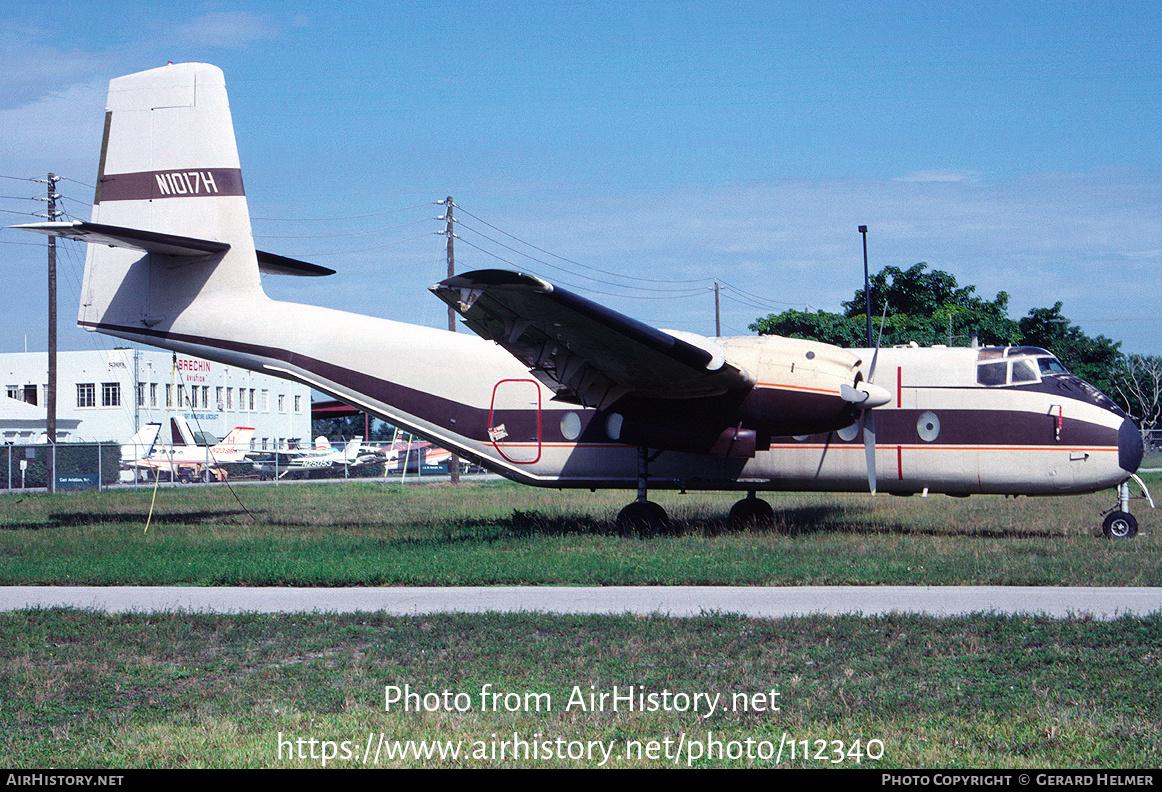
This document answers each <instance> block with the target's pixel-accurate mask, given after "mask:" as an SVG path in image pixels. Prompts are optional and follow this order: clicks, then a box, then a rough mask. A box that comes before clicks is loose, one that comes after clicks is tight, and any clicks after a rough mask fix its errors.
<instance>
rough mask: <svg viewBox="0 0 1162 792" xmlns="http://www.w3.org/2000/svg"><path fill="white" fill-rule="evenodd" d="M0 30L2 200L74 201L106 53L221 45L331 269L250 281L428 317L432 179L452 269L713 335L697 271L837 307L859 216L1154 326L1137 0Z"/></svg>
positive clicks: (85, 22) (261, 193) (10, 282)
mask: <svg viewBox="0 0 1162 792" xmlns="http://www.w3.org/2000/svg"><path fill="white" fill-rule="evenodd" d="M994 6H995V8H994ZM5 28H6V33H5V37H4V39H3V40H2V41H0V129H3V130H4V141H5V145H4V146H3V147H0V176H2V177H3V178H0V194H2V195H3V196H4V198H3V200H0V210H2V211H3V214H4V219H5V225H8V224H13V223H19V222H27V221H29V218H27V217H26V216H21V215H22V213H27V212H35V211H42V210H43V205H40V206H38V205H36V203H35V202H33V201H30V200H28V199H29V198H30V197H31V196H33V195H41V194H43V190H44V187H43V185H39V184H35V183H32V182H28V181H24V179H27V178H35V177H38V176H43V174H44V173H46V172H48V171H50V170H51V171H54V172H56V173H58V174H60V175H62V176H64V177H66V179H67V180H66V181H63V182H62V183H61V185H60V187H59V188H58V191H59V192H61V193H62V194H64V195H65V196H66V200H65V201H64V208H65V209H66V210H67V211H68V212H69V213H70V215H72V216H74V217H76V218H80V219H88V216H89V206H88V202H89V201H91V200H92V188H91V185H92V183H93V181H94V179H95V175H96V170H97V155H98V152H99V146H100V135H101V123H102V120H103V111H104V102H105V92H106V89H107V85H108V80H109V79H110V78H111V77H115V76H118V75H121V74H126V73H129V72H133V71H138V70H141V69H147V68H152V67H155V66H160V65H163V64H164V63H166V62H167V61H174V62H180V61H190V60H196V61H205V62H209V63H214V64H216V65H218V66H220V67H221V68H222V69H223V70H224V71H225V74H226V80H227V89H228V91H229V93H230V99H231V106H232V109H233V115H234V121H235V127H236V131H237V134H238V143H239V150H240V154H241V158H242V167H243V172H244V175H245V183H246V190H247V196H248V200H249V203H250V210H251V213H252V215H253V216H254V217H255V220H254V227H255V232H256V235H257V236H258V237H259V239H258V244H259V247H261V248H263V249H266V250H270V251H272V252H277V253H283V254H285V255H290V256H296V257H300V258H305V259H307V260H310V261H315V262H317V263H320V264H324V265H326V266H329V267H332V268H334V269H337V270H338V271H339V274H338V275H336V276H333V277H331V278H326V279H315V280H311V281H309V282H306V283H304V279H285V278H284V279H276V278H268V279H267V280H266V281H265V282H266V285H267V289H268V291H269V292H270V293H271V294H272V296H276V297H279V298H282V299H291V300H296V301H301V302H307V303H316V304H322V305H328V306H331V307H338V308H346V309H348V310H352V311H356V312H358V313H365V314H371V315H376V316H385V317H388V318H393V319H401V320H404V321H412V322H417V323H421V324H428V325H433V326H443V325H444V324H445V323H446V312H445V310H444V306H443V303H440V302H439V301H438V300H436V299H435V298H434V297H433V296H431V295H430V294H428V292H427V290H426V289H427V287H428V286H429V285H430V284H432V283H434V282H435V281H437V280H439V279H440V278H442V277H443V276H444V272H445V268H446V265H445V261H444V256H445V240H444V239H443V238H442V237H441V236H439V235H437V234H436V233H435V232H437V231H442V230H443V222H442V221H440V220H437V219H435V218H437V216H439V215H441V214H442V213H443V207H441V206H438V205H436V204H435V203H434V202H435V201H436V200H438V199H440V198H443V197H444V196H447V195H451V196H453V198H454V199H455V202H456V204H457V206H458V207H459V208H458V209H457V211H456V216H457V218H458V219H460V220H462V224H461V225H459V226H458V227H457V234H458V235H459V237H460V238H459V239H458V240H457V242H456V246H457V247H456V250H457V263H458V269H460V270H466V269H476V268H484V267H506V268H516V269H521V270H524V271H527V272H533V273H535V274H538V275H542V276H544V277H547V278H549V279H550V280H554V281H556V282H558V283H561V284H562V285H565V286H567V287H572V288H573V289H574V290H576V291H579V292H581V293H582V294H585V295H586V296H589V297H591V298H592V299H595V300H598V301H600V302H603V303H606V304H608V305H611V306H613V307H614V308H616V309H618V310H620V311H623V312H625V313H627V314H629V315H631V316H634V317H636V318H639V319H641V320H643V321H646V322H648V323H650V324H653V325H655V326H659V327H669V328H676V329H681V330H688V331H692V332H699V333H704V334H713V332H714V320H713V294H712V291H711V287H712V285H713V282H714V279H716V278H717V279H719V281H721V282H722V283H723V284H724V286H723V292H722V296H723V300H722V311H723V316H722V321H723V332H724V334H744V333H747V332H748V331H747V329H746V328H747V325H748V324H750V323H751V322H753V321H754V320H755V319H756V318H757V317H759V316H765V315H766V314H768V313H772V312H778V311H781V310H784V309H786V308H788V307H798V308H803V307H808V306H809V307H811V308H822V309H825V310H838V308H839V303H840V301H841V300H846V299H850V298H851V296H852V294H853V292H854V291H855V290H856V289H857V288H859V287H860V286H861V285H862V249H861V245H860V236H859V233H858V231H857V228H858V226H859V225H861V224H866V225H867V226H868V227H869V234H868V247H869V256H870V259H871V266H872V268H873V271H874V270H878V269H879V268H881V267H883V266H887V265H895V266H899V267H904V268H906V267H908V266H911V265H912V264H914V263H916V262H920V261H923V262H927V263H928V264H929V265H930V266H931V267H933V268H937V269H942V270H946V271H948V272H951V273H953V274H954V275H955V276H956V278H957V279H958V281H959V282H960V283H961V284H962V285H966V284H972V285H976V286H977V290H978V293H980V294H982V295H984V296H985V297H988V298H991V297H993V296H994V295H995V294H996V293H997V292H999V291H1001V290H1004V291H1007V292H1008V293H1009V294H1010V295H1011V302H1010V305H1011V311H1010V315H1011V316H1012V317H1013V318H1019V317H1020V316H1023V315H1024V314H1025V313H1026V312H1027V311H1028V310H1029V309H1030V308H1033V307H1042V306H1050V305H1052V304H1053V303H1054V302H1056V301H1058V300H1060V301H1062V302H1063V303H1064V312H1065V314H1066V316H1068V317H1070V319H1071V320H1072V321H1074V322H1075V323H1077V324H1080V325H1081V326H1082V327H1083V329H1085V331H1086V332H1088V333H1090V334H1092V335H1096V334H1099V333H1101V334H1105V335H1107V336H1109V337H1111V338H1113V339H1116V340H1121V341H1122V342H1123V349H1124V350H1125V351H1128V352H1146V353H1152V354H1159V353H1162V301H1160V300H1159V294H1160V289H1159V287H1160V286H1162V135H1159V134H1158V120H1159V118H1162V55H1160V51H1159V46H1158V42H1159V41H1162V6H1159V5H1158V4H1157V3H1154V2H1124V3H1123V2H1104V3H1092V2H1085V3H1070V2H1044V3H1041V2H1030V3H1021V2H1016V3H1004V4H1000V3H998V4H989V3H979V2H977V3H959V2H952V3H939V2H896V3H880V4H875V5H874V7H873V4H869V3H854V2H852V3H847V2H815V3H810V4H808V3H779V2H770V1H769V0H768V1H767V2H761V3H749V2H732V3H729V4H727V3H710V2H680V1H678V0H675V1H672V2H666V3H655V2H622V3H617V4H612V3H600V2H592V3H579V2H538V3H527V2H523V3H515V2H514V3H501V2H460V3H434V2H432V3H427V2H398V3H385V2H377V3H358V2H348V3H343V4H336V3H316V2H308V3H274V2H261V1H258V2H247V3H245V4H234V3H226V2H196V0H195V1H193V2H183V3H166V2H152V3H121V4H118V3H106V2H102V3H99V4H98V3H96V2H93V3H81V2H71V3H70V2H58V3H55V4H53V5H52V6H51V7H45V8H32V7H30V6H26V7H23V8H18V9H8V10H7V11H6V12H5ZM30 236H31V235H22V234H19V233H17V232H13V231H3V232H0V283H3V284H4V285H5V287H6V293H7V294H9V295H10V299H9V301H8V303H9V304H8V311H7V312H6V315H5V319H4V321H3V323H2V325H0V351H21V350H22V349H24V348H25V343H26V342H25V339H26V338H27V345H28V349H29V350H41V349H43V348H44V338H45V329H44V319H43V316H44V304H45V286H44V280H45V279H44V246H43V243H42V242H41V240H40V239H39V238H35V237H32V238H26V237H30ZM526 243H527V244H526ZM530 245H531V246H530ZM62 247H63V248H65V249H64V250H62V254H61V270H62V277H61V287H60V288H61V295H60V305H61V309H60V312H61V334H60V340H61V346H62V348H65V349H89V348H94V347H98V348H105V347H109V346H112V345H113V342H112V340H111V339H106V338H98V339H94V338H93V337H92V336H90V335H89V334H87V333H83V332H81V331H78V330H76V329H75V328H74V327H73V326H72V321H73V317H74V316H75V306H76V301H77V297H78V293H79V282H80V274H81V269H82V264H83V258H84V252H83V248H82V247H81V246H78V245H75V244H73V243H68V244H66V245H63V246H62Z"/></svg>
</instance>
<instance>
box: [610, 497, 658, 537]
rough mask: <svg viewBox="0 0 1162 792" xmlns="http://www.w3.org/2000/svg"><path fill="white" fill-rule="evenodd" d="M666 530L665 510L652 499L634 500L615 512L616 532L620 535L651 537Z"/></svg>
mask: <svg viewBox="0 0 1162 792" xmlns="http://www.w3.org/2000/svg"><path fill="white" fill-rule="evenodd" d="M668 530H670V518H669V517H668V516H666V510H665V509H663V508H662V507H661V506H659V505H658V504H656V503H654V502H653V501H634V502H633V503H631V504H629V505H628V506H626V507H625V508H624V509H622V510H621V511H620V512H618V513H617V532H618V533H619V534H621V535H622V536H642V537H651V536H656V535H657V534H659V533H665V532H666V531H668Z"/></svg>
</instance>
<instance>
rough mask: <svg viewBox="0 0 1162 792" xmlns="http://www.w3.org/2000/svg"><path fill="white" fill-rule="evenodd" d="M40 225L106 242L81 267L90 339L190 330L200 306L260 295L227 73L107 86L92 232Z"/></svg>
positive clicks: (196, 69) (166, 74)
mask: <svg viewBox="0 0 1162 792" xmlns="http://www.w3.org/2000/svg"><path fill="white" fill-rule="evenodd" d="M49 225H56V226H58V227H61V228H59V230H57V231H54V230H51V229H49V228H46V227H45V226H49ZM41 226H42V227H39V228H30V230H34V231H41V232H42V233H59V234H60V235H63V236H73V237H75V238H83V239H86V241H93V242H103V243H104V244H91V245H89V250H88V255H87V258H86V261H85V278H84V284H83V286H82V291H81V306H80V311H79V315H78V323H79V324H80V325H81V326H83V327H85V328H87V329H90V330H94V329H99V330H104V331H107V332H108V331H112V332H114V334H116V335H122V336H125V337H134V336H146V337H154V338H156V337H157V336H159V335H164V334H165V333H166V331H169V330H175V329H176V330H179V331H180V330H181V329H183V326H186V327H188V329H194V327H196V315H197V313H198V311H197V310H195V311H191V310H190V309H191V307H192V306H194V304H195V301H196V302H197V304H198V307H199V308H207V309H209V310H214V309H215V308H214V306H215V305H217V306H219V307H218V310H222V308H221V301H222V300H230V301H233V300H238V299H243V300H245V299H251V300H252V299H254V298H255V297H262V296H263V295H262V288H261V285H260V281H259V269H258V261H257V255H256V253H255V250H254V240H253V238H252V236H251V229H250V215H249V211H248V209H247V206H246V195H245V191H244V190H243V186H242V171H241V167H240V164H239V159H238V149H237V145H236V143H235V139H234V127H233V122H232V120H231V117H230V106H229V104H228V101H227V97H226V84H225V79H224V77H223V75H222V71H221V69H219V68H218V67H216V66H211V65H209V64H204V63H184V64H171V65H169V66H163V67H161V68H158V69H150V70H149V71H144V72H138V73H136V74H130V75H127V76H124V77H118V78H116V79H114V80H111V81H110V83H109V100H108V109H107V111H106V114H105V134H104V140H103V141H102V144H101V160H100V166H99V170H98V174H97V191H96V196H95V198H94V202H93V217H92V222H91V223H59V224H41ZM64 227H67V228H64ZM110 245H115V246H113V247H111V246H110ZM155 327H156V329H154V328H155Z"/></svg>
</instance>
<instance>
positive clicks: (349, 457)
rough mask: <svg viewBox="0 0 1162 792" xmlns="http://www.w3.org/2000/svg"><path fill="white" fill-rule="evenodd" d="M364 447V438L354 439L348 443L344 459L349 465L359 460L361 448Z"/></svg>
mask: <svg viewBox="0 0 1162 792" xmlns="http://www.w3.org/2000/svg"><path fill="white" fill-rule="evenodd" d="M361 445H363V438H362V437H354V438H352V439H351V440H350V441H348V443H347V448H345V449H344V451H343V458H344V459H345V460H346V461H347V464H351V463H352V462H355V461H356V460H357V459H359V446H361Z"/></svg>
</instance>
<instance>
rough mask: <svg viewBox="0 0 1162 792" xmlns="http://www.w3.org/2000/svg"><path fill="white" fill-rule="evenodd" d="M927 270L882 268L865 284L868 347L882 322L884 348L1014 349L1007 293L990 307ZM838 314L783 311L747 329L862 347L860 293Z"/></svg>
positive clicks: (919, 266) (948, 278)
mask: <svg viewBox="0 0 1162 792" xmlns="http://www.w3.org/2000/svg"><path fill="white" fill-rule="evenodd" d="M927 267H928V265H927V264H924V263H920V264H916V265H914V266H912V267H910V268H909V269H907V270H901V269H900V268H899V267H885V268H884V269H883V270H881V271H880V272H878V273H876V274H875V275H873V276H872V277H871V278H870V280H871V289H872V334H873V338H872V339H871V344H872V345H874V344H875V342H876V339H875V337H874V336H878V335H879V329H878V328H879V325H880V322H881V317H883V319H882V321H883V340H882V343H883V344H884V345H887V346H891V345H894V344H906V343H908V342H910V341H915V342H916V343H918V344H921V345H925V346H928V345H932V344H949V343H951V345H952V346H968V345H969V344H970V343H971V341H972V337H973V336H974V335H975V336H977V338H978V340H979V343H981V344H984V345H1002V346H1003V345H1006V344H1016V343H1019V341H1020V331H1019V328H1018V326H1017V323H1016V322H1014V321H1013V320H1011V319H1009V317H1008V309H1009V295H1008V294H1007V293H1006V292H1000V293H999V294H997V296H996V298H995V299H993V300H992V301H988V300H983V299H981V298H980V297H978V296H976V294H975V292H976V287H975V286H964V287H961V286H958V285H957V283H956V278H955V277H953V276H952V275H950V274H949V273H947V272H942V271H940V270H932V271H928V269H927ZM885 306H886V307H887V313H886V316H885V313H884V308H885ZM843 309H844V313H843V314H842V315H839V314H831V313H827V312H825V311H820V312H819V313H817V314H807V313H803V312H802V311H785V312H783V313H781V314H778V315H771V316H768V317H766V318H765V319H759V320H758V321H756V322H755V323H754V324H752V325H751V326H750V329H751V330H755V331H757V332H758V333H760V334H763V335H767V334H771V335H782V336H789V337H791V338H813V339H815V340H818V341H823V342H825V343H829V344H835V345H837V346H845V347H852V346H858V347H862V346H867V345H868V341H867V338H866V335H867V330H866V327H867V322H866V319H865V313H864V310H865V307H864V290H863V289H859V290H858V291H856V293H855V296H854V297H852V299H851V300H850V301H849V302H845V303H843ZM949 335H951V339H950V338H949Z"/></svg>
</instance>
